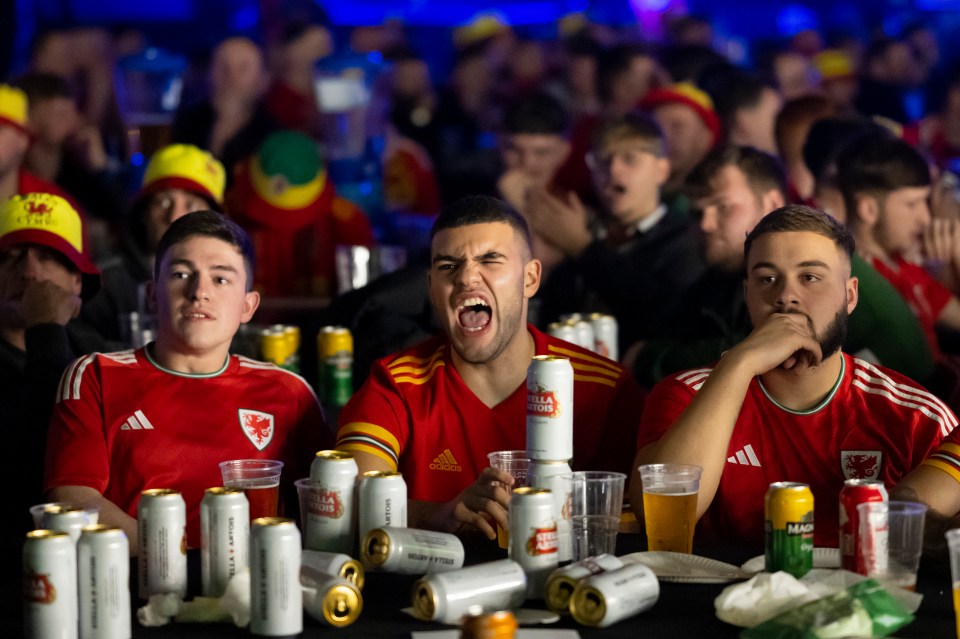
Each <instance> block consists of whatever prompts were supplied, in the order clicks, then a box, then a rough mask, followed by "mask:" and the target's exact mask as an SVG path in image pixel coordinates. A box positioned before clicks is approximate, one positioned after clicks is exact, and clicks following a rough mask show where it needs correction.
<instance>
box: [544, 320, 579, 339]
mask: <svg viewBox="0 0 960 639" xmlns="http://www.w3.org/2000/svg"><path fill="white" fill-rule="evenodd" d="M547 332H548V333H549V334H550V335H551V336H552V337H556V338H557V339H562V340H563V341H565V342H570V343H571V344H576V343H577V329H576V328H574V327H573V326H571V325H570V324H568V323H567V322H551V323H550V325H549V326H547Z"/></svg>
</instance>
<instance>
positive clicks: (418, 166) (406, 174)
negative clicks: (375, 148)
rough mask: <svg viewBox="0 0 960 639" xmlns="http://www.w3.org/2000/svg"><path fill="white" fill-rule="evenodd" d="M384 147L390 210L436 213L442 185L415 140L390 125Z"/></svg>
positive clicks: (386, 200)
mask: <svg viewBox="0 0 960 639" xmlns="http://www.w3.org/2000/svg"><path fill="white" fill-rule="evenodd" d="M386 137H387V140H386V145H385V147H384V150H383V206H384V209H385V210H386V211H387V212H388V213H393V214H397V213H418V214H422V215H436V214H437V213H439V212H440V187H439V185H438V184H437V175H436V172H435V171H434V168H433V162H431V161H430V156H429V155H428V154H427V152H426V151H425V150H424V149H423V147H421V146H420V145H419V144H417V143H416V142H415V141H414V140H411V139H410V138H408V137H406V136H404V135H401V134H400V133H399V132H397V130H396V128H394V127H392V126H390V127H387V136H386Z"/></svg>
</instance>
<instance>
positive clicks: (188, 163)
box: [137, 144, 227, 210]
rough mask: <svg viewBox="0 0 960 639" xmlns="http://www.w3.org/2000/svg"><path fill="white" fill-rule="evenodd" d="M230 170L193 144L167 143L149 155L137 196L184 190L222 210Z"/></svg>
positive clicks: (142, 196) (141, 197)
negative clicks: (169, 190)
mask: <svg viewBox="0 0 960 639" xmlns="http://www.w3.org/2000/svg"><path fill="white" fill-rule="evenodd" d="M226 181H227V173H226V171H225V170H224V168H223V164H221V163H220V160H218V159H217V158H215V157H213V155H211V154H210V153H208V152H207V151H204V150H203V149H201V148H199V147H196V146H193V145H192V144H171V145H170V146H165V147H163V148H162V149H160V150H159V151H157V152H156V153H154V154H153V157H152V158H150V163H149V164H147V170H146V172H144V174H143V186H142V187H141V188H140V193H139V194H138V195H137V199H138V200H141V199H143V198H144V197H146V196H148V195H152V194H153V193H156V192H157V191H163V190H164V189H182V190H184V191H189V192H191V193H196V194H197V195H199V196H201V197H203V198H204V199H205V200H207V201H208V202H210V205H211V206H213V207H214V208H216V209H217V210H220V209H221V208H222V205H223V189H224V187H225V186H226Z"/></svg>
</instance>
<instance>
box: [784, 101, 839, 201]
mask: <svg viewBox="0 0 960 639" xmlns="http://www.w3.org/2000/svg"><path fill="white" fill-rule="evenodd" d="M831 115H833V105H832V104H831V103H830V101H829V100H827V98H825V97H824V96H822V95H806V96H803V97H799V98H794V99H793V100H789V101H788V102H787V103H786V104H784V105H783V108H782V109H780V113H778V114H777V121H776V124H775V127H774V129H775V133H776V139H777V149H778V151H779V154H778V155H779V156H780V159H781V161H782V162H783V166H784V168H785V169H786V170H787V188H788V196H789V197H788V200H789V201H790V202H792V203H794V204H804V203H807V202H808V201H809V200H810V198H812V197H813V194H814V193H813V189H814V179H813V173H811V172H810V169H809V168H807V165H806V164H805V163H804V161H803V145H804V143H805V142H806V140H807V134H808V133H809V132H810V127H812V126H813V125H814V123H816V122H817V121H818V120H822V119H824V118H827V117H830V116H831Z"/></svg>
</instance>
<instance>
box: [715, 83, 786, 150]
mask: <svg viewBox="0 0 960 639" xmlns="http://www.w3.org/2000/svg"><path fill="white" fill-rule="evenodd" d="M704 88H705V89H706V91H707V93H709V94H710V97H711V98H713V104H714V106H715V107H716V112H717V116H718V117H719V118H720V123H721V125H722V127H723V132H724V134H725V136H726V140H727V142H728V143H729V144H733V145H736V146H752V147H754V148H755V149H759V150H761V151H763V152H764V153H769V154H770V155H777V144H776V139H775V136H774V123H775V121H776V118H777V113H779V111H780V107H781V106H782V104H781V100H780V93H779V92H778V91H777V89H776V88H775V87H774V86H773V85H772V84H771V83H769V82H767V81H765V80H763V79H762V78H761V77H760V76H758V75H756V74H753V73H748V72H746V71H743V70H741V69H737V68H730V69H729V70H727V71H726V72H720V73H715V74H713V77H711V78H709V79H707V78H705V79H704Z"/></svg>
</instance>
